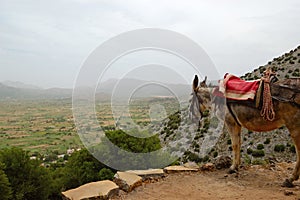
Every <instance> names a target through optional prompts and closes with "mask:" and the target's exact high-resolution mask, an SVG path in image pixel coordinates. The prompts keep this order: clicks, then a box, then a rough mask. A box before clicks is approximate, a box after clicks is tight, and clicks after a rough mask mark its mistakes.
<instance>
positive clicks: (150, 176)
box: [126, 169, 165, 181]
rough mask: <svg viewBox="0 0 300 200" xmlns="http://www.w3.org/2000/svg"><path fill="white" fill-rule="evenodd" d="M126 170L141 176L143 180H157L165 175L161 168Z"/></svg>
mask: <svg viewBox="0 0 300 200" xmlns="http://www.w3.org/2000/svg"><path fill="white" fill-rule="evenodd" d="M126 172H128V173H132V174H136V175H138V176H140V177H142V179H143V181H147V180H158V179H161V178H164V177H165V173H164V170H163V169H147V170H129V171H126Z"/></svg>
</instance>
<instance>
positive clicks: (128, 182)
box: [114, 172, 143, 192]
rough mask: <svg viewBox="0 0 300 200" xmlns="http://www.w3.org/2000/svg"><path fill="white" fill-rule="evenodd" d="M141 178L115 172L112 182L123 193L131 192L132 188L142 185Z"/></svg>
mask: <svg viewBox="0 0 300 200" xmlns="http://www.w3.org/2000/svg"><path fill="white" fill-rule="evenodd" d="M142 180H143V179H142V177H140V176H138V175H136V174H134V173H129V172H117V173H116V174H115V176H114V182H115V183H116V184H117V185H118V186H119V187H120V189H122V190H124V191H125V192H131V191H132V190H133V189H134V188H136V187H138V186H141V185H142Z"/></svg>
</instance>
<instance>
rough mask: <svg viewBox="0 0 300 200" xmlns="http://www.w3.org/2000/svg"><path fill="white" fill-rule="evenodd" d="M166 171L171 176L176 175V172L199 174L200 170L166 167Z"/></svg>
mask: <svg viewBox="0 0 300 200" xmlns="http://www.w3.org/2000/svg"><path fill="white" fill-rule="evenodd" d="M164 171H165V172H166V173H168V174H170V173H176V172H197V171H199V169H195V168H189V167H185V166H177V165H175V166H168V167H165V168H164Z"/></svg>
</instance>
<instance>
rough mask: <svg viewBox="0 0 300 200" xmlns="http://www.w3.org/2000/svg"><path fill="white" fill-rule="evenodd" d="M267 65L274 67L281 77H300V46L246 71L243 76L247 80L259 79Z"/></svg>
mask: <svg viewBox="0 0 300 200" xmlns="http://www.w3.org/2000/svg"><path fill="white" fill-rule="evenodd" d="M267 67H272V68H273V70H274V71H275V72H276V74H277V77H278V78H279V79H284V78H296V77H300V72H299V71H300V46H298V47H297V48H295V49H294V50H291V51H290V52H288V53H285V54H283V55H281V56H279V57H276V58H273V60H272V61H269V62H267V64H266V65H263V66H260V67H258V68H257V69H254V70H253V71H252V72H249V73H246V74H245V75H244V76H242V78H244V79H246V80H254V79H259V78H260V77H261V76H262V75H263V72H264V71H265V70H266V68H267Z"/></svg>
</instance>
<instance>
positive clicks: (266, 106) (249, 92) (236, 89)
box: [213, 68, 300, 121]
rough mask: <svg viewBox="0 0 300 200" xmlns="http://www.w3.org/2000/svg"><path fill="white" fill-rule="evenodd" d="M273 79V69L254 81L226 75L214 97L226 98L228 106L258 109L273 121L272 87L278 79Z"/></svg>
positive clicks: (214, 91)
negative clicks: (245, 106)
mask: <svg viewBox="0 0 300 200" xmlns="http://www.w3.org/2000/svg"><path fill="white" fill-rule="evenodd" d="M272 77H275V73H274V72H273V71H272V70H271V68H267V70H266V71H265V72H264V76H263V77H262V78H261V79H259V80H254V81H245V80H242V79H240V78H239V77H237V76H234V75H231V74H225V76H224V80H223V81H220V84H219V87H217V88H215V89H214V90H213V95H214V96H216V97H218V98H220V97H221V98H224V99H225V98H226V102H227V106H228V105H229V104H230V103H238V104H244V105H247V106H250V107H255V108H258V109H259V110H261V116H263V117H264V118H265V119H266V120H268V121H273V120H274V119H275V112H274V110H273V100H272V94H271V89H270V85H271V84H272V83H273V82H274V80H275V81H277V80H278V79H277V78H276V77H275V78H274V79H272ZM272 85H273V84H272ZM299 101H300V96H299ZM228 107H229V106H228Z"/></svg>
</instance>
